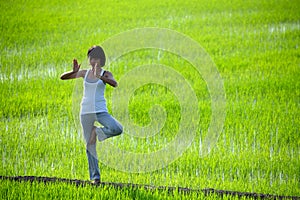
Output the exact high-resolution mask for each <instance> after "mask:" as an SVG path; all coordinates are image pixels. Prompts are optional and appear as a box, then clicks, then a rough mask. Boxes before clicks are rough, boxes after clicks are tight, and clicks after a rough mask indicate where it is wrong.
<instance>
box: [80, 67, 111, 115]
mask: <svg viewBox="0 0 300 200" xmlns="http://www.w3.org/2000/svg"><path fill="white" fill-rule="evenodd" d="M89 72H90V70H87V72H86V73H85V76H84V80H83V97H82V101H81V114H88V113H98V112H107V107H106V100H105V98H104V90H105V83H104V82H103V81H102V80H100V79H99V80H98V81H96V82H89V81H88V80H87V79H88V74H89ZM103 74H104V70H102V71H101V74H100V75H101V76H102V75H103Z"/></svg>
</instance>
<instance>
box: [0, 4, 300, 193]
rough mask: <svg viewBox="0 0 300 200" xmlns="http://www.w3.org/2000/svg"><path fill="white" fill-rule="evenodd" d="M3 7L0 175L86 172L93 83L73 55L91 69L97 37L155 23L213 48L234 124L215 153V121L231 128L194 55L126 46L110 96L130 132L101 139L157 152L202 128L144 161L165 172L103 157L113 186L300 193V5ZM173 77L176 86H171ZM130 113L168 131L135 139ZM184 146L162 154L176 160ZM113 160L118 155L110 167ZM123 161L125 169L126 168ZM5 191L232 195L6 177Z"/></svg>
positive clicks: (0, 187)
mask: <svg viewBox="0 0 300 200" xmlns="http://www.w3.org/2000/svg"><path fill="white" fill-rule="evenodd" d="M0 6H1V14H0V23H1V28H0V33H1V37H0V50H1V57H0V85H1V87H0V94H1V99H0V108H1V109H0V146H1V148H0V156H1V158H2V162H1V164H0V175H1V176H44V177H59V178H69V179H80V180H88V179H89V174H88V162H87V157H86V149H85V142H84V140H83V136H82V132H81V127H80V122H79V118H78V116H79V104H80V100H81V93H82V79H77V80H68V81H62V80H60V75H61V74H62V73H63V72H65V71H69V70H72V60H73V58H77V60H78V62H79V63H81V64H82V66H81V68H83V69H85V68H88V67H89V66H88V64H87V58H86V53H87V50H88V48H89V47H90V46H92V45H94V44H97V45H101V44H105V42H106V41H109V39H110V38H114V37H115V36H116V35H118V34H122V33H124V32H126V31H130V30H133V29H137V28H139V29H142V28H147V27H151V28H154V29H155V28H157V29H159V30H161V29H164V30H172V31H174V32H177V33H180V34H182V35H184V36H185V37H187V38H190V39H191V40H193V41H194V42H196V43H197V44H199V47H201V48H203V51H204V52H205V53H206V54H207V55H209V57H210V59H211V63H213V64H214V65H215V67H216V69H217V72H218V74H219V77H218V81H221V82H222V84H223V89H224V94H225V98H224V99H223V100H222V102H223V103H224V105H225V107H224V113H223V114H224V121H222V122H223V124H222V128H221V131H220V133H218V137H217V138H215V140H214V141H213V144H212V146H211V149H210V152H209V153H208V154H205V153H204V152H206V151H205V148H206V147H205V145H204V144H205V143H204V141H205V138H206V137H207V136H208V135H209V134H210V132H209V130H214V129H210V128H211V127H210V122H211V121H213V120H216V121H218V120H220V123H221V120H222V119H221V118H220V119H219V118H218V117H217V118H216V117H215V115H213V112H214V110H213V109H212V103H213V100H214V99H213V98H212V92H214V91H211V90H210V89H209V85H208V81H207V80H206V78H205V77H203V76H202V74H201V73H199V71H197V70H196V68H195V66H193V63H191V62H189V61H188V60H186V59H184V58H183V57H182V56H181V55H176V54H174V53H172V52H168V51H164V50H163V49H155V48H144V49H139V50H136V51H131V52H127V53H126V54H125V53H124V55H122V56H120V57H118V59H116V60H109V61H110V62H109V64H108V65H107V66H106V67H105V69H106V70H109V71H111V72H112V73H113V74H114V77H115V78H116V80H118V81H119V86H118V87H117V88H112V87H109V86H107V87H106V93H105V97H106V99H107V105H108V110H109V112H110V113H112V115H113V116H115V117H116V118H117V119H118V120H119V121H120V122H121V123H122V124H123V125H124V134H122V135H121V136H118V137H115V138H111V139H108V140H107V141H105V142H103V143H98V144H97V145H98V146H99V147H100V148H101V149H107V146H106V145H111V146H114V147H117V148H118V149H120V150H122V151H126V152H132V153H136V154H143V155H146V154H147V153H151V152H159V150H160V149H162V148H165V147H166V146H168V144H170V143H171V142H172V141H173V140H175V139H176V136H177V135H178V134H180V133H181V132H184V134H187V135H186V136H187V137H189V136H190V135H193V136H194V137H193V140H192V141H191V143H189V144H188V145H187V148H186V149H185V150H184V151H183V152H182V153H177V154H176V152H175V154H176V159H174V160H172V161H168V162H167V164H164V163H160V162H156V160H155V159H153V163H150V164H149V163H148V164H147V165H146V166H156V168H155V169H154V170H149V171H147V170H146V171H143V170H141V171H136V170H134V169H133V167H132V168H131V165H130V163H131V162H132V160H134V159H132V160H131V158H130V156H127V157H126V156H123V155H121V154H119V153H114V152H110V151H109V152H108V153H107V152H106V155H104V154H101V153H100V152H99V155H98V156H99V167H100V170H101V179H102V181H104V182H116V183H133V184H142V185H143V184H144V185H153V186H172V187H186V188H191V189H203V188H214V189H218V190H229V191H240V192H253V193H263V194H273V195H283V196H298V197H300V130H299V129H300V78H299V77H300V51H299V45H300V3H299V1H297V0H278V1H274V0H270V1H269V0H254V1H250V0H246V1H239V0H233V1H225V0H212V1H208V0H198V1H196V0H191V1H184V0H176V1H175V0H169V1H164V0H162V1H150V0H142V1H132V0H128V1H117V0H108V1H95V0H86V1H79V0H72V1H71V0H64V1H58V0H51V1H50V0H44V1H40V0H15V1H12V0H8V1H1V2H0ZM145 38H146V36H145ZM145 38H142V37H140V38H137V39H136V42H137V43H138V41H139V40H141V41H143V39H145ZM126 39H127V38H124V41H126ZM129 39H130V38H128V41H130V40H129ZM174 42H177V41H174ZM162 43H163V44H162V45H163V46H166V45H168V44H169V43H168V44H167V41H165V43H164V41H162ZM170 45H171V46H172V44H170ZM129 46H130V44H129ZM187 48H189V47H187ZM104 50H105V49H104ZM107 56H108V57H110V56H111V55H107ZM145 65H146V66H150V67H153V66H156V67H153V68H152V69H150V71H149V72H145V71H140V72H139V71H138V70H137V69H144V68H139V67H140V66H145ZM163 66H167V67H168V68H167V69H169V70H170V71H172V72H174V73H175V74H177V75H180V76H181V77H182V80H183V81H185V82H186V83H187V85H188V86H189V89H190V90H191V91H192V93H193V95H194V96H193V97H195V98H196V100H197V101H196V103H195V104H192V103H191V104H190V105H193V107H192V108H190V107H191V106H187V107H188V108H187V107H186V106H182V105H186V104H183V103H182V101H183V100H185V101H188V102H189V101H192V99H193V98H192V96H188V93H187V92H186V90H185V89H183V86H182V85H183V84H179V82H180V80H181V79H172V80H171V78H174V76H175V75H174V76H172V75H171V73H170V74H164V75H161V74H163V72H164V71H163V69H162V68H164V67H163ZM147 69H149V68H147ZM164 69H166V68H164ZM171 69H172V70H171ZM152 70H153V71H152ZM134 73H136V74H135V76H132V74H134ZM143 73H144V74H143ZM148 78H149V79H148ZM169 78H170V80H171V82H172V83H175V84H174V85H175V86H174V88H173V86H172V87H168V86H166V85H164V84H166V83H167V82H168V81H169ZM216 82H217V80H216ZM176 83H178V84H176ZM138 84H140V85H138ZM133 87H135V90H134V91H132V90H130V88H133ZM123 89H128V91H131V93H130V94H129V97H130V98H129V99H126V98H125V97H124V95H125V94H127V93H126V91H125V93H122V92H120V91H123ZM173 89H174V90H175V89H178V91H173ZM178 93H179V94H180V95H183V96H180V95H177V94H178ZM184 94H186V96H184ZM178 97H181V98H178ZM183 112H186V113H187V117H190V116H192V115H193V114H194V116H196V118H195V120H185V119H184V117H185V115H184V116H183V115H182V113H183ZM218 116H220V115H218ZM162 119H163V120H162ZM127 121H130V124H131V125H132V124H134V125H133V126H135V127H149V124H150V127H151V125H152V124H154V125H153V127H156V126H157V127H159V126H160V125H162V127H161V128H160V129H158V130H157V132H156V133H152V132H151V131H153V130H152V129H147V128H145V129H140V128H136V129H134V130H138V131H136V133H135V134H136V136H138V137H135V136H134V134H133V133H132V129H131V128H130V125H128V123H127ZM162 121H163V123H161V124H159V123H160V122H162ZM181 121H182V122H185V123H180V122H181ZM155 123H157V124H155ZM191 127H195V128H194V129H193V128H191ZM140 130H143V131H140ZM139 134H140V135H139ZM183 140H184V139H183ZM178 148H179V146H178ZM98 150H100V149H98ZM109 150H110V149H109ZM173 152H174V151H173V150H172V151H170V152H167V153H163V154H160V155H159V158H160V159H162V160H164V159H165V158H166V156H167V155H166V154H168V155H169V154H170V155H171V154H172V155H173ZM107 155H109V156H110V159H111V163H106V162H103V160H104V157H105V156H107ZM112 163H117V164H118V166H116V164H115V166H116V167H114V165H113V166H112V165H111V164H112ZM128 163H129V164H128ZM141 163H142V161H141ZM123 166H124V169H126V170H122V169H120V167H123ZM157 166H160V167H157ZM131 169H132V171H131ZM0 198H1V199H204V198H206V199H218V198H220V197H218V196H217V195H210V196H204V194H196V193H191V194H181V193H178V192H172V193H168V192H167V191H159V190H154V191H148V190H145V189H142V188H141V189H134V188H121V189H117V188H113V187H109V186H103V187H92V186H86V187H76V186H75V185H71V184H66V183H51V184H41V183H37V182H33V183H28V182H14V181H11V180H0ZM235 198H236V197H232V196H230V195H228V196H225V197H223V199H235Z"/></svg>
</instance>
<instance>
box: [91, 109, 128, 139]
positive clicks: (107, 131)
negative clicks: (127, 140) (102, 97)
mask: <svg viewBox="0 0 300 200" xmlns="http://www.w3.org/2000/svg"><path fill="white" fill-rule="evenodd" d="M97 120H98V122H99V123H101V124H102V125H103V126H104V127H102V128H99V127H97V128H96V133H97V136H98V139H99V140H100V141H102V140H104V139H106V138H109V137H113V136H117V135H120V134H121V133H122V132H123V127H122V125H121V124H120V123H119V122H118V121H117V120H116V119H115V118H113V117H112V116H111V115H110V114H108V113H107V112H101V113H97Z"/></svg>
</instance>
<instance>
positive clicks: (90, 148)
mask: <svg viewBox="0 0 300 200" xmlns="http://www.w3.org/2000/svg"><path fill="white" fill-rule="evenodd" d="M95 120H96V115H95V114H84V115H81V116H80V121H81V125H82V128H83V136H84V139H85V142H86V154H87V158H88V164H89V175H90V179H91V180H100V170H99V166H98V156H97V151H96V142H92V141H91V133H92V130H93V128H94V122H95Z"/></svg>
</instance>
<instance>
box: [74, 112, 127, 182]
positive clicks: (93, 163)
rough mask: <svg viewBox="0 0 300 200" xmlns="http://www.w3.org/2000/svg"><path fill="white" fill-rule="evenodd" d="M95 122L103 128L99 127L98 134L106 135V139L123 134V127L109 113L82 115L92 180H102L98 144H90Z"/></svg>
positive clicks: (81, 119)
mask: <svg viewBox="0 0 300 200" xmlns="http://www.w3.org/2000/svg"><path fill="white" fill-rule="evenodd" d="M95 121H97V122H99V123H100V124H101V125H102V126H103V127H97V128H96V129H98V131H97V132H99V131H100V132H101V133H104V135H105V138H110V137H113V136H117V135H120V134H121V133H122V132H123V127H122V125H121V124H120V123H119V122H118V121H117V120H116V119H115V118H113V117H112V116H111V115H110V114H109V113H107V112H101V113H90V114H82V115H80V122H81V126H82V129H83V136H84V139H85V142H86V154H87V158H88V164H89V174H90V179H91V180H95V179H100V170H99V166H98V156H97V151H96V144H89V140H90V137H91V133H92V129H93V127H94V123H95Z"/></svg>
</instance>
